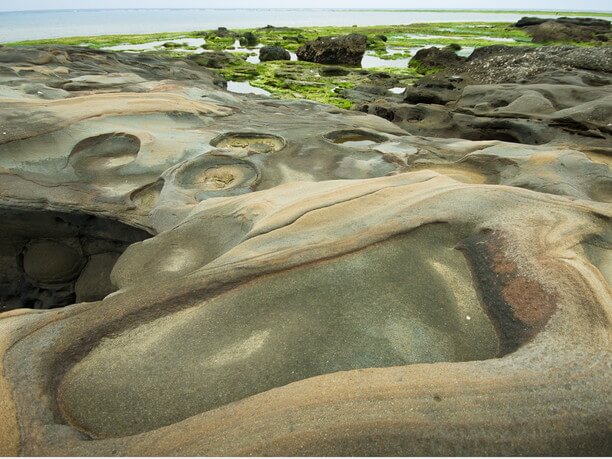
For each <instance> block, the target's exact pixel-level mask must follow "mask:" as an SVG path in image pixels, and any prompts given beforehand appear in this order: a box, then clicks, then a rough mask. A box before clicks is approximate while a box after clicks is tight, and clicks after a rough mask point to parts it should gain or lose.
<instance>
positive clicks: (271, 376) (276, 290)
mask: <svg viewBox="0 0 612 459" xmlns="http://www.w3.org/2000/svg"><path fill="white" fill-rule="evenodd" d="M456 242H457V237H456V235H454V234H453V233H452V232H451V231H450V230H449V228H448V227H446V226H445V225H442V224H439V225H427V226H426V227H423V228H420V229H417V230H415V231H412V232H410V233H408V234H405V235H401V236H398V237H395V238H393V239H390V240H388V241H385V242H382V243H379V244H376V245H374V246H370V247H368V248H365V249H362V250H360V251H358V252H356V253H352V254H348V255H344V256H341V257H339V258H336V259H333V260H329V261H324V262H319V263H317V264H314V265H308V266H303V267H299V268H295V269H292V270H288V271H284V272H280V273H276V274H271V275H268V276H264V277H262V278H259V279H257V280H255V281H253V282H247V283H245V284H243V285H241V286H239V287H236V288H234V289H233V290H230V291H229V292H226V293H224V294H221V295H219V296H216V297H214V298H212V299H209V300H207V301H203V302H201V303H200V304H198V305H197V306H195V307H192V308H189V309H186V310H183V311H180V312H176V313H173V314H169V315H167V316H164V317H161V318H159V319H156V320H153V321H150V322H148V323H143V324H140V325H138V326H136V328H133V329H130V330H124V331H120V332H117V333H113V337H108V338H106V339H104V340H102V341H101V342H100V343H99V345H98V346H97V347H96V348H94V349H93V350H92V351H91V352H90V353H89V354H88V355H86V356H85V357H84V358H83V359H82V360H81V361H80V362H79V363H77V364H76V366H74V367H73V368H72V369H71V370H69V372H68V373H67V374H66V376H65V378H64V379H63V382H62V383H61V385H60V391H59V399H60V406H61V408H62V410H63V411H64V413H65V415H66V416H67V418H68V419H70V420H71V421H72V422H73V423H74V424H75V425H76V426H78V427H79V428H81V429H83V430H85V431H88V432H90V433H93V434H94V435H96V436H102V437H108V436H123V435H130V434H135V433H138V432H144V431H147V430H151V429H155V428H158V427H161V426H164V425H168V424H171V423H174V422H177V421H179V420H181V419H185V418H187V417H189V416H192V415H195V414H197V413H200V412H203V411H207V410H211V409H214V408H217V407H219V406H222V405H226V404H228V403H231V402H234V401H237V400H241V399H243V398H246V397H249V396H251V395H254V394H257V393H260V392H264V391H266V390H269V389H272V388H274V387H279V386H283V385H285V384H289V383H291V382H294V381H299V380H301V379H305V378H309V377H312V376H316V375H322V374H326V373H332V372H336V371H343V370H352V369H358V368H376V367H385V366H395V365H407V364H413V363H419V362H441V361H467V360H480V359H487V358H491V357H494V356H496V355H497V354H498V347H499V345H498V339H497V337H496V334H495V331H494V328H493V326H492V324H491V322H490V321H489V319H488V318H487V316H486V315H485V313H484V312H483V309H482V308H481V306H480V304H479V302H478V297H477V294H476V291H475V290H474V288H473V287H472V278H471V274H470V270H469V268H468V266H467V263H466V260H465V259H464V257H463V255H462V253H461V252H460V251H458V250H456V249H454V248H453V247H454V246H455V244H456Z"/></svg>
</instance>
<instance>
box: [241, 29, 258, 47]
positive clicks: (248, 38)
mask: <svg viewBox="0 0 612 459" xmlns="http://www.w3.org/2000/svg"><path fill="white" fill-rule="evenodd" d="M258 42H259V40H258V38H257V35H255V34H254V33H253V32H246V33H245V34H244V35H243V36H242V37H240V44H241V45H242V46H255V45H256V44H257V43H258Z"/></svg>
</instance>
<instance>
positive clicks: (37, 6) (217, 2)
mask: <svg viewBox="0 0 612 459" xmlns="http://www.w3.org/2000/svg"><path fill="white" fill-rule="evenodd" d="M606 3H607V2H606V1H605V0H582V1H580V2H576V1H575V0H555V1H551V0H501V1H500V0H497V1H491V0H428V1H427V2H423V1H414V0H412V1H411V0H302V1H289V0H104V1H100V0H20V1H19V2H15V1H13V0H0V11H15V10H41V9H42V10H51V9H84V8H304V7H308V8H406V9H411V8H415V9H418V8H448V9H460V8H481V9H515V10H516V9H531V10H537V9H541V10H560V11H561V10H568V11H571V10H574V11H577V10H580V11H588V10H595V11H597V10H599V11H601V10H604V9H605V10H607V11H610V10H611V9H612V8H610V7H607V8H606Z"/></svg>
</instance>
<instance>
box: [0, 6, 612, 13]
mask: <svg viewBox="0 0 612 459" xmlns="http://www.w3.org/2000/svg"><path fill="white" fill-rule="evenodd" d="M139 10H201V11H206V10H216V11H232V10H253V11H256V10H280V11H299V10H310V11H397V12H412V11H415V12H419V11H420V12H436V11H440V12H448V11H457V12H470V11H473V12H495V13H505V12H508V13H513V12H531V11H533V12H547V13H607V14H612V10H580V11H577V10H566V9H543V8H519V9H508V8H340V7H338V8H307V7H306V8H287V7H274V6H270V7H259V8H245V7H234V8H197V7H183V8H168V7H138V8H96V7H91V8H82V7H79V8H59V9H27V10H0V13H43V12H67V11H139Z"/></svg>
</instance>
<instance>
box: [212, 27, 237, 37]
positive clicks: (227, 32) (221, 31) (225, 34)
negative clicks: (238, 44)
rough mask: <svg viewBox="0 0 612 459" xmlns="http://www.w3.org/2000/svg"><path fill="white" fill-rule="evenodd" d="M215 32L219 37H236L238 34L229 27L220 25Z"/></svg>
mask: <svg viewBox="0 0 612 459" xmlns="http://www.w3.org/2000/svg"><path fill="white" fill-rule="evenodd" d="M214 34H215V35H216V36H217V37H219V38H226V37H235V36H236V34H235V33H234V32H232V31H231V30H228V29H227V27H219V28H218V29H217V30H216V31H215V32H214Z"/></svg>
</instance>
